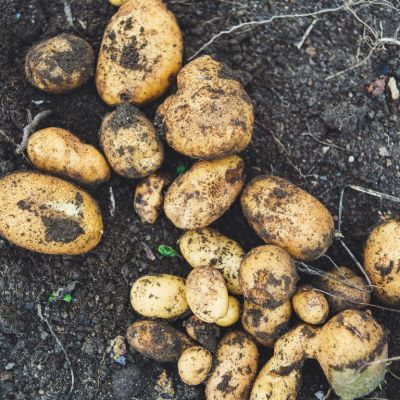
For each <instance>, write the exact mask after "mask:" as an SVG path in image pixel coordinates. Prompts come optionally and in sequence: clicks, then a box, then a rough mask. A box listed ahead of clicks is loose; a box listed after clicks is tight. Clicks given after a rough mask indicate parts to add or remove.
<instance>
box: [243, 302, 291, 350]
mask: <svg viewBox="0 0 400 400" xmlns="http://www.w3.org/2000/svg"><path fill="white" fill-rule="evenodd" d="M291 316H292V303H291V302H290V300H287V301H286V302H285V303H283V304H282V305H280V306H278V307H276V308H272V309H270V308H266V307H262V306H259V305H257V304H255V303H253V302H252V301H250V300H248V299H245V300H244V303H243V313H242V325H243V328H244V329H245V330H246V331H247V332H248V333H250V335H252V336H253V337H254V338H255V339H256V340H257V342H258V343H261V344H262V345H263V346H267V347H274V344H275V341H276V340H277V339H278V338H279V337H281V336H282V334H283V333H284V332H285V331H286V330H287V328H288V326H289V321H290V317H291Z"/></svg>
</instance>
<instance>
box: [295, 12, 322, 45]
mask: <svg viewBox="0 0 400 400" xmlns="http://www.w3.org/2000/svg"><path fill="white" fill-rule="evenodd" d="M317 22H318V18H315V19H314V21H313V22H311V24H310V25H309V27H308V28H307V29H306V31H305V32H304V35H303V37H302V38H301V40H300V41H299V42H298V43H296V47H297V48H298V49H299V50H300V49H301V48H302V47H303V44H304V42H305V41H306V39H307V38H308V36H309V35H310V33H311V31H312V30H313V28H314V26H315V24H316V23H317Z"/></svg>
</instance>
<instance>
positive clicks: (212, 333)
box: [183, 315, 221, 353]
mask: <svg viewBox="0 0 400 400" xmlns="http://www.w3.org/2000/svg"><path fill="white" fill-rule="evenodd" d="M183 326H184V327H185V329H186V333H187V334H188V335H189V336H190V337H191V338H192V339H193V340H195V341H196V342H198V343H200V344H201V345H202V346H203V347H205V348H206V349H207V350H208V351H210V352H211V353H215V352H216V351H217V346H218V339H219V336H220V334H221V330H220V328H219V327H218V326H217V325H215V324H209V323H207V322H204V321H202V320H201V319H198V318H197V317H196V316H195V315H192V316H191V317H189V318H188V319H187V320H186V321H185V322H184V323H183Z"/></svg>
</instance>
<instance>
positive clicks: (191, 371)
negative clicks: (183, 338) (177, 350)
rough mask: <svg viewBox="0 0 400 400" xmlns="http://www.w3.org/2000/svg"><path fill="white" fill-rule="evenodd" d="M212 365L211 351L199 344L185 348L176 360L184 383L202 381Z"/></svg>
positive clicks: (198, 383)
mask: <svg viewBox="0 0 400 400" xmlns="http://www.w3.org/2000/svg"><path fill="white" fill-rule="evenodd" d="M211 366H212V355H211V353H210V352H209V351H208V350H207V349H205V348H204V347H201V346H193V347H189V348H188V349H186V350H185V351H184V352H183V353H182V355H181V357H180V358H179V361H178V372H179V376H180V378H181V379H182V381H183V382H185V383H186V385H191V386H194V385H200V383H203V382H204V381H205V380H206V378H207V375H208V373H209V372H210V369H211Z"/></svg>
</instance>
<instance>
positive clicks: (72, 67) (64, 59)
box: [25, 34, 94, 94]
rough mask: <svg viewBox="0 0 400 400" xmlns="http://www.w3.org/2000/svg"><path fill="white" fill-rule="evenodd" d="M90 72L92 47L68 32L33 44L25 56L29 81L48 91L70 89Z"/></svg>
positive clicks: (86, 78) (92, 61) (92, 60)
mask: <svg viewBox="0 0 400 400" xmlns="http://www.w3.org/2000/svg"><path fill="white" fill-rule="evenodd" d="M93 72H94V52H93V49H92V47H91V46H90V44H89V43H88V42H87V41H86V40H84V39H82V38H80V37H78V36H75V35H70V34H63V35H58V36H55V37H53V38H50V39H47V40H44V41H42V42H40V43H38V44H36V45H35V46H33V47H32V48H31V49H30V50H29V51H28V54H27V55H26V59H25V74H26V78H27V80H28V82H29V83H30V84H31V85H33V86H35V87H36V88H38V89H40V90H43V91H45V92H48V93H55V94H62V93H68V92H71V91H73V90H75V89H77V88H79V87H80V86H82V85H84V84H85V83H86V82H87V81H88V80H89V79H90V78H91V77H92V76H93Z"/></svg>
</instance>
